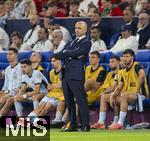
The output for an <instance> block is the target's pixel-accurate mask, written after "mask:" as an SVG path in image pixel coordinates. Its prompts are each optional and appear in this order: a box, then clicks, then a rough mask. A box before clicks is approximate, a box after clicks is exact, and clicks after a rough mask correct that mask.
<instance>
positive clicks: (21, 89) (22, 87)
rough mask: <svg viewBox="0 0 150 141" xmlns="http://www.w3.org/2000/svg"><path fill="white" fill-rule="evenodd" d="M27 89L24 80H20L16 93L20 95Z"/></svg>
mask: <svg viewBox="0 0 150 141" xmlns="http://www.w3.org/2000/svg"><path fill="white" fill-rule="evenodd" d="M26 89H27V84H26V83H25V82H22V84H21V88H20V90H19V92H18V93H17V95H22V94H24V93H25V92H26Z"/></svg>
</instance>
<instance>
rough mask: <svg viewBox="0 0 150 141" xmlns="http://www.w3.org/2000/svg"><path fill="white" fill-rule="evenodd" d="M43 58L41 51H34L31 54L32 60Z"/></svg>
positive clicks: (36, 60)
mask: <svg viewBox="0 0 150 141" xmlns="http://www.w3.org/2000/svg"><path fill="white" fill-rule="evenodd" d="M41 60H42V56H41V54H40V53H38V52H33V53H32V54H31V56H30V61H31V62H39V63H40V62H41Z"/></svg>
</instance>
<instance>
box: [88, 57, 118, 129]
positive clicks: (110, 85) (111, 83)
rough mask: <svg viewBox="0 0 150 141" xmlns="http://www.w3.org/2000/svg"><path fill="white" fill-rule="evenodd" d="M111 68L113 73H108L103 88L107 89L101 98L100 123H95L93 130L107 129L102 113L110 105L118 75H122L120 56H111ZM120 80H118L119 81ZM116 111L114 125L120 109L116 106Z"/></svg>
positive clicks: (92, 126)
mask: <svg viewBox="0 0 150 141" xmlns="http://www.w3.org/2000/svg"><path fill="white" fill-rule="evenodd" d="M109 66H110V69H111V71H110V72H108V73H107V76H106V79H105V82H104V84H103V88H104V89H105V90H104V92H103V93H101V97H100V113H99V120H98V122H96V123H94V124H93V125H91V128H94V129H104V128H105V124H104V122H105V118H106V116H103V117H102V114H103V113H102V112H103V111H106V109H107V106H108V104H109V99H110V96H111V94H112V92H114V90H115V88H116V87H117V85H118V81H119V78H120V77H119V78H118V74H120V73H121V69H120V58H119V57H118V56H111V58H110V60H109ZM117 78H118V79H117ZM113 110H114V113H115V115H114V121H113V123H116V122H117V121H118V113H119V112H118V111H119V109H118V107H117V106H115V107H114V108H113Z"/></svg>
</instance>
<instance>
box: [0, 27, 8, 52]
mask: <svg viewBox="0 0 150 141" xmlns="http://www.w3.org/2000/svg"><path fill="white" fill-rule="evenodd" d="M8 46H9V36H8V34H7V33H6V32H5V30H4V29H2V28H1V27H0V51H3V49H8Z"/></svg>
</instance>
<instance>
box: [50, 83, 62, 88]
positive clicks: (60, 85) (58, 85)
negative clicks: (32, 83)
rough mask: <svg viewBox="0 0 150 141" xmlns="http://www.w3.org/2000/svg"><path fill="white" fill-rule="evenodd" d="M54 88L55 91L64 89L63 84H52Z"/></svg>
mask: <svg viewBox="0 0 150 141" xmlns="http://www.w3.org/2000/svg"><path fill="white" fill-rule="evenodd" d="M52 88H53V89H60V88H62V84H61V82H59V83H54V84H52Z"/></svg>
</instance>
